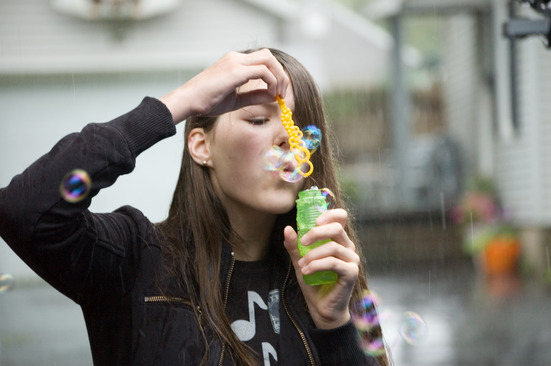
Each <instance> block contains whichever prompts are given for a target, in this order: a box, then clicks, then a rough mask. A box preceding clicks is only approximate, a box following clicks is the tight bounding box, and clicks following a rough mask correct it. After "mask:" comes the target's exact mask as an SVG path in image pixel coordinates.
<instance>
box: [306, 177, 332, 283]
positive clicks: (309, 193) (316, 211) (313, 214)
mask: <svg viewBox="0 0 551 366" xmlns="http://www.w3.org/2000/svg"><path fill="white" fill-rule="evenodd" d="M296 202H297V229H298V251H299V253H300V255H301V256H302V257H304V255H305V254H306V253H308V251H310V250H311V249H314V248H317V247H319V246H320V245H322V244H325V243H327V242H329V241H330V240H320V241H317V242H315V243H312V244H310V245H308V246H304V245H302V244H301V242H300V241H301V239H302V237H303V236H304V234H306V233H307V232H308V231H310V229H311V228H313V227H315V226H316V219H317V218H318V217H319V216H320V215H321V214H322V213H323V212H325V211H327V208H328V206H329V203H328V202H327V200H326V198H325V196H323V195H322V190H320V189H318V187H316V186H313V187H311V188H310V189H307V190H304V191H301V192H299V193H298V200H297V201H296ZM302 278H303V279H304V282H305V283H306V284H308V285H310V286H316V285H325V284H331V283H335V282H337V279H338V275H337V274H336V273H335V272H333V271H320V272H316V273H312V274H309V275H303V276H302Z"/></svg>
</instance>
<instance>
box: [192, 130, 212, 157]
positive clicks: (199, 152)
mask: <svg viewBox="0 0 551 366" xmlns="http://www.w3.org/2000/svg"><path fill="white" fill-rule="evenodd" d="M187 144H188V149H189V153H190V155H191V158H192V159H193V161H195V162H196V163H197V164H199V165H201V166H210V149H209V143H208V136H207V134H206V133H205V130H204V129H202V128H199V127H197V128H194V129H193V130H191V131H190V132H189V135H188V138H187Z"/></svg>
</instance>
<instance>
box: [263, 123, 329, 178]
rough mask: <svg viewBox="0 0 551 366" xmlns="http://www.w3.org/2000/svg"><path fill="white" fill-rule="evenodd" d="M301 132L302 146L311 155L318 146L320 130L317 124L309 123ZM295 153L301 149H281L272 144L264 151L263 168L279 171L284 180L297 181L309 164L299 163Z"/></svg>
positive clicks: (306, 170)
mask: <svg viewBox="0 0 551 366" xmlns="http://www.w3.org/2000/svg"><path fill="white" fill-rule="evenodd" d="M302 134H303V135H302V140H303V141H304V146H305V147H306V148H307V149H308V151H309V152H310V155H311V154H312V153H313V152H314V151H316V150H317V149H318V147H319V146H320V143H321V131H320V129H319V128H318V127H317V126H314V125H310V126H306V127H304V128H303V129H302ZM297 154H299V156H300V154H301V151H297V150H296V149H292V150H283V149H281V148H280V147H278V146H273V147H272V148H271V149H270V150H269V151H268V152H267V153H266V156H265V160H264V161H265V164H264V169H265V170H267V171H275V172H279V176H280V177H281V179H283V180H284V181H286V182H289V183H294V182H298V181H299V180H300V179H302V177H303V175H304V174H305V173H307V172H308V170H310V166H309V165H308V164H300V165H299V164H298V162H297V159H296V155H297ZM301 173H302V174H301Z"/></svg>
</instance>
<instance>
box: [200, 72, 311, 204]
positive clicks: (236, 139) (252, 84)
mask: <svg viewBox="0 0 551 366" xmlns="http://www.w3.org/2000/svg"><path fill="white" fill-rule="evenodd" d="M262 84H263V82H262V81H258V80H252V81H249V82H248V83H247V84H245V85H244V86H243V87H241V88H240V91H247V90H253V89H257V88H261V87H263V86H262ZM285 102H286V105H287V107H289V108H290V109H291V111H293V110H294V105H295V103H294V102H295V101H294V96H293V93H292V88H291V87H289V89H288V90H287V94H286V97H285ZM280 118H281V110H280V108H279V106H278V104H277V102H275V101H274V102H273V103H269V104H263V105H254V106H249V107H244V108H242V109H239V110H236V111H233V112H230V113H226V114H223V115H221V116H220V117H219V118H218V120H217V122H216V124H215V127H214V129H213V130H211V132H209V135H208V141H209V150H210V160H211V162H212V169H211V178H212V182H213V185H214V189H215V190H216V192H217V194H218V196H219V198H220V200H221V201H222V203H223V205H224V206H225V208H226V211H227V212H228V214H230V215H231V214H232V212H234V213H237V212H241V213H243V212H249V213H251V212H252V213H253V214H254V213H259V214H260V213H264V214H282V213H286V212H288V211H290V210H291V209H292V208H293V207H294V205H295V200H296V198H297V195H298V192H299V191H300V189H301V188H302V187H303V182H304V179H301V180H299V181H298V182H297V183H288V182H286V181H284V180H282V179H281V178H280V177H279V174H278V172H272V171H267V170H265V169H264V166H265V155H266V153H267V152H268V151H269V150H270V149H271V148H272V147H273V146H274V145H275V146H279V147H280V148H281V149H283V150H288V149H289V142H288V139H289V136H288V135H287V132H286V131H285V129H284V127H283V125H282V124H281V119H280ZM235 210H237V211H235ZM243 210H245V211H243Z"/></svg>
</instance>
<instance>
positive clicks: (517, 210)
mask: <svg viewBox="0 0 551 366" xmlns="http://www.w3.org/2000/svg"><path fill="white" fill-rule="evenodd" d="M517 44H518V52H517V55H516V57H517V60H518V65H519V66H518V69H519V72H518V91H517V93H518V101H519V103H518V106H519V117H520V118H519V122H520V128H519V131H518V134H517V135H516V137H515V138H514V139H513V140H511V141H498V144H497V146H496V178H497V180H498V183H499V186H500V189H501V192H502V196H503V199H504V203H505V205H506V207H507V208H508V209H509V211H510V214H511V216H512V218H513V219H515V220H516V221H517V222H518V223H521V224H524V225H527V226H534V225H543V226H546V225H550V224H551V146H550V144H551V110H550V107H549V101H548V100H547V99H548V96H549V93H550V91H551V72H550V71H549V70H547V69H548V67H547V65H548V64H549V50H547V49H546V48H545V47H544V46H543V45H542V42H541V41H540V40H539V39H537V38H529V39H524V40H521V41H518V42H517Z"/></svg>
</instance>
